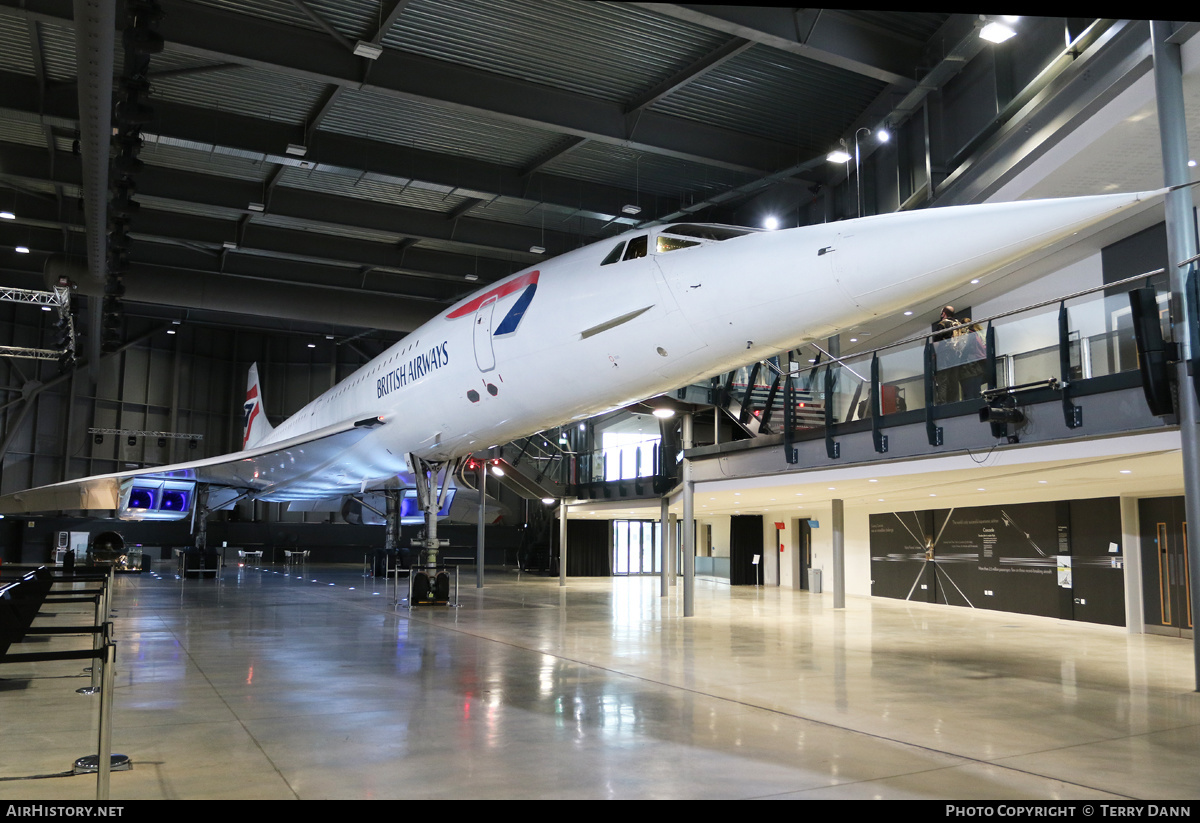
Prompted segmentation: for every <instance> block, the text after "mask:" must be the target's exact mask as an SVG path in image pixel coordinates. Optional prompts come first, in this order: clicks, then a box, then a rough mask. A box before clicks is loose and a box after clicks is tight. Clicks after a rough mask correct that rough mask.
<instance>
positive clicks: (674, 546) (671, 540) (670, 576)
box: [666, 514, 679, 586]
mask: <svg viewBox="0 0 1200 823" xmlns="http://www.w3.org/2000/svg"><path fill="white" fill-rule="evenodd" d="M668 524H669V526H670V531H669V532H668V533H667V535H668V536H667V555H668V557H670V561H669V562H668V563H667V564H666V565H667V585H669V586H674V585H675V578H676V577H678V576H679V541H678V540H677V537H678V535H677V534H676V531H678V528H679V518H678V517H677V516H676V515H673V514H672V515H671V516H670V517H669V518H668Z"/></svg>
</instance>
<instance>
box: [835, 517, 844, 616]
mask: <svg viewBox="0 0 1200 823" xmlns="http://www.w3.org/2000/svg"><path fill="white" fill-rule="evenodd" d="M832 502H833V518H832V520H833V607H834V608H835V609H844V608H846V503H845V501H843V500H834V501H832Z"/></svg>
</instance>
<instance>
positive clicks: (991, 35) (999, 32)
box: [979, 20, 1017, 43]
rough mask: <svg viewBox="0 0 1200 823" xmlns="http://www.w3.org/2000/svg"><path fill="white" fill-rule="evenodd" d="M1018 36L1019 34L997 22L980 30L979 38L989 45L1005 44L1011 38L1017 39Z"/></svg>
mask: <svg viewBox="0 0 1200 823" xmlns="http://www.w3.org/2000/svg"><path fill="white" fill-rule="evenodd" d="M1016 35H1017V33H1016V32H1015V31H1013V30H1012V29H1011V28H1009V27H1008V26H1006V25H1004V24H1003V23H998V22H996V21H995V20H993V21H992V22H990V23H988V24H987V25H986V26H984V27H983V28H982V29H980V30H979V36H980V37H981V38H983V39H984V40H986V41H988V42H989V43H1003V42H1004V41H1005V40H1008V39H1009V38H1010V37H1016Z"/></svg>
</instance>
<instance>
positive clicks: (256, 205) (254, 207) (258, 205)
mask: <svg viewBox="0 0 1200 823" xmlns="http://www.w3.org/2000/svg"><path fill="white" fill-rule="evenodd" d="M246 208H247V209H249V210H250V211H266V208H267V207H266V206H264V205H263V204H262V203H250V204H249V205H247V206H246Z"/></svg>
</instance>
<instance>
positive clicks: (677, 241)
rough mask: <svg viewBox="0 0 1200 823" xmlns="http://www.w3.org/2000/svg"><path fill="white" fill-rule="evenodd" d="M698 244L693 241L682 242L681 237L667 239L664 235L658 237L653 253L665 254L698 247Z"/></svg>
mask: <svg viewBox="0 0 1200 823" xmlns="http://www.w3.org/2000/svg"><path fill="white" fill-rule="evenodd" d="M699 245H700V243H699V242H697V241H695V240H684V239H683V238H682V237H667V236H666V235H665V234H660V235H659V236H658V242H657V243H656V244H655V251H657V252H658V253H659V254H665V253H666V252H669V251H675V250H676V249H686V248H688V247H689V246H699Z"/></svg>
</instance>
